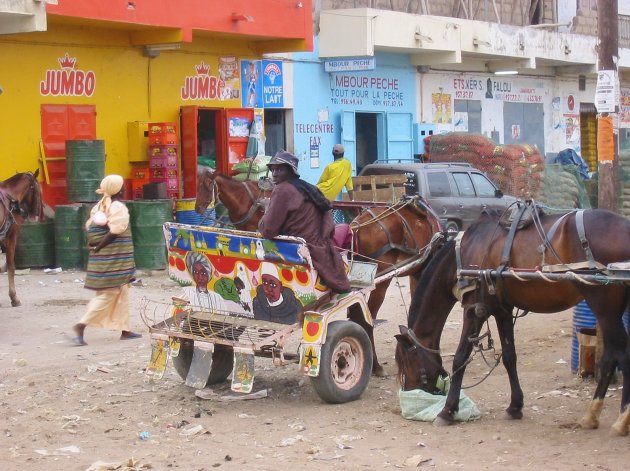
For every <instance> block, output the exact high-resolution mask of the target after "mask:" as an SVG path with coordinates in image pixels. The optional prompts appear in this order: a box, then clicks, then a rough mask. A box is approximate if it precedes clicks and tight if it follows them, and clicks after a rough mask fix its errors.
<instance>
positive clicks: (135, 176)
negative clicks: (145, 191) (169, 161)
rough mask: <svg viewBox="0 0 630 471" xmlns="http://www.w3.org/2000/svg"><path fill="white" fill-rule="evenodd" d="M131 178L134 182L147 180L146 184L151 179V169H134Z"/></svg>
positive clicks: (145, 167)
mask: <svg viewBox="0 0 630 471" xmlns="http://www.w3.org/2000/svg"><path fill="white" fill-rule="evenodd" d="M131 178H132V180H146V181H145V183H146V182H148V181H149V178H150V173H149V167H147V166H144V167H134V168H133V170H132V172H131Z"/></svg>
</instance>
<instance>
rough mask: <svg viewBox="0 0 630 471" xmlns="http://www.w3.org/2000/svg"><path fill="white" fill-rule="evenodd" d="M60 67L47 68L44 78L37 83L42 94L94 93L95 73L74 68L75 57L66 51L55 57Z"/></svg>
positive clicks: (88, 94) (81, 94)
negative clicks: (61, 55) (62, 54)
mask: <svg viewBox="0 0 630 471" xmlns="http://www.w3.org/2000/svg"><path fill="white" fill-rule="evenodd" d="M57 60H58V61H59V65H60V66H61V68H59V69H48V70H47V71H46V78H45V79H44V80H42V81H41V82H40V83H39V93H40V94H41V95H43V96H87V97H91V96H92V95H94V90H95V89H96V75H95V74H94V72H93V71H91V70H87V71H85V70H80V69H75V66H76V62H77V58H76V57H70V55H69V54H68V53H67V52H66V54H65V55H64V56H63V57H59V58H58V59H57Z"/></svg>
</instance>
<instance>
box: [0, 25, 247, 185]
mask: <svg viewBox="0 0 630 471" xmlns="http://www.w3.org/2000/svg"><path fill="white" fill-rule="evenodd" d="M66 53H68V55H69V56H70V57H75V58H76V59H77V60H76V64H75V67H74V68H75V70H82V71H93V72H94V74H95V77H96V82H95V83H96V86H95V92H94V94H93V96H91V97H86V96H42V94H41V93H40V82H42V81H43V80H45V78H46V71H47V70H48V69H59V68H60V64H59V61H58V59H59V58H62V57H63V56H64V55H65V54H66ZM222 56H236V57H237V59H252V58H257V56H256V55H255V54H254V53H253V52H252V51H250V50H249V49H248V48H247V44H246V43H245V42H244V41H238V40H233V39H230V40H227V39H220V40H218V39H216V38H215V39H206V38H201V39H198V40H195V41H193V43H192V44H188V45H185V46H184V48H183V49H180V50H175V51H162V52H161V53H160V55H159V57H156V58H148V57H144V56H143V51H142V48H141V47H137V46H136V47H134V46H130V41H129V38H128V34H127V33H126V32H124V31H103V30H98V29H96V30H88V29H86V28H82V27H72V26H66V27H60V26H58V27H56V29H51V30H49V31H48V32H46V33H29V34H25V35H9V36H1V37H0V57H2V62H3V66H2V68H0V86H1V87H2V88H3V93H2V94H0V110H1V112H2V115H3V118H2V120H1V123H2V125H0V142H2V143H3V149H2V158H0V179H5V178H8V177H10V176H12V175H13V174H14V173H15V172H19V171H34V170H35V169H36V168H38V167H39V168H40V169H41V170H40V174H41V173H43V172H42V170H43V169H42V167H41V162H40V146H39V143H40V139H41V119H40V106H41V105H42V104H68V105H69V104H90V105H94V106H96V113H97V117H96V135H97V139H103V140H104V141H105V152H106V161H105V173H118V174H121V175H123V176H125V177H130V175H131V164H130V163H129V149H128V137H127V123H128V122H130V121H147V122H162V121H169V122H177V123H179V109H180V106H184V105H199V106H208V107H217V108H240V107H241V100H240V97H239V98H237V99H228V100H195V101H185V100H182V98H181V95H180V94H181V87H182V86H183V85H184V82H185V77H186V76H193V75H196V73H197V72H196V70H195V66H196V65H198V64H200V63H202V62H203V63H204V64H206V65H209V66H210V67H211V69H212V70H211V72H210V73H211V74H217V69H216V68H217V64H218V61H219V57H222Z"/></svg>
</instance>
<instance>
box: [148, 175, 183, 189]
mask: <svg viewBox="0 0 630 471" xmlns="http://www.w3.org/2000/svg"><path fill="white" fill-rule="evenodd" d="M160 182H165V183H166V191H167V192H168V191H178V190H179V179H178V178H154V179H152V180H151V183H160Z"/></svg>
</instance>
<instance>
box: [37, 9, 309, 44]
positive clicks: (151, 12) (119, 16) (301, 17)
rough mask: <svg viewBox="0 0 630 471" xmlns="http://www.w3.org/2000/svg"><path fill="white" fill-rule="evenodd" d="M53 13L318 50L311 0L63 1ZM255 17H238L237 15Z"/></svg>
mask: <svg viewBox="0 0 630 471" xmlns="http://www.w3.org/2000/svg"><path fill="white" fill-rule="evenodd" d="M46 11H47V13H48V14H49V15H51V16H53V17H54V16H60V17H73V18H82V19H92V20H103V21H113V22H117V23H128V24H141V25H150V26H157V27H162V28H177V29H181V31H182V33H183V38H184V41H192V34H193V31H195V30H198V31H206V32H213V33H223V34H238V35H246V36H252V37H253V39H254V38H255V40H256V41H260V40H261V39H263V38H264V39H265V40H270V41H276V40H287V39H293V40H295V39H302V40H304V41H305V43H304V47H303V49H302V50H312V46H313V44H312V42H313V39H312V38H313V21H312V3H311V0H229V1H226V0H89V1H86V0H59V4H58V5H47V6H46ZM233 13H237V14H239V15H245V16H250V17H251V18H252V19H253V21H251V22H248V21H243V20H239V21H234V20H233V19H232V14H233Z"/></svg>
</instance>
